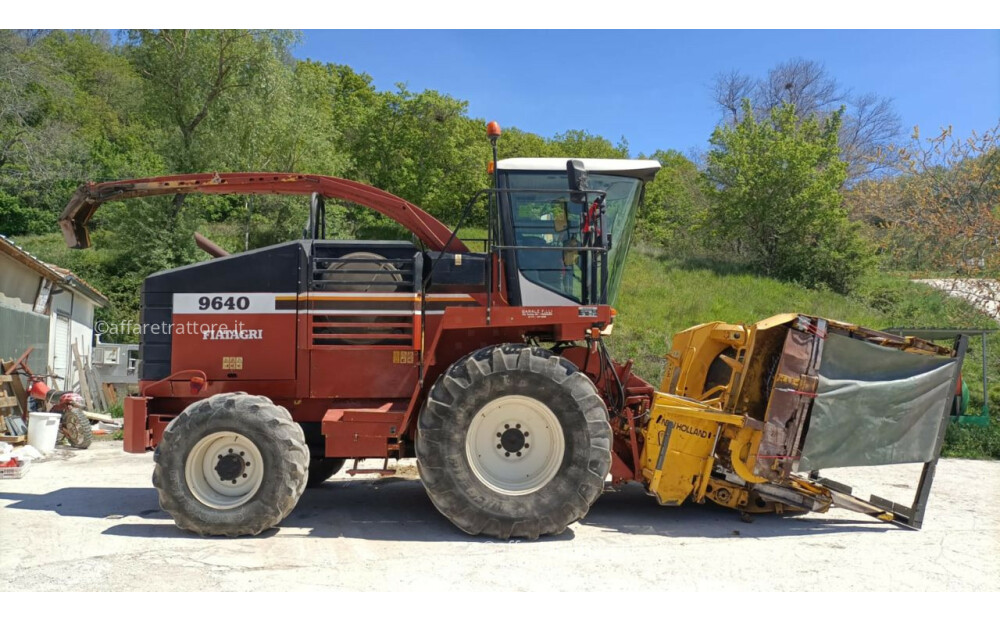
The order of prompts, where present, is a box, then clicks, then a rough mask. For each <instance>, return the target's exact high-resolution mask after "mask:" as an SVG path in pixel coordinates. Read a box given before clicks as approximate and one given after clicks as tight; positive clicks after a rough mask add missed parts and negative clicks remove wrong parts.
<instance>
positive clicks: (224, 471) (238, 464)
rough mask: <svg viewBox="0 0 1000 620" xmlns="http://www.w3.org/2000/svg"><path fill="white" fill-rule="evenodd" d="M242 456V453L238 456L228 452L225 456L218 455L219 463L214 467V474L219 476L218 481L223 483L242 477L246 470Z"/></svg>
mask: <svg viewBox="0 0 1000 620" xmlns="http://www.w3.org/2000/svg"><path fill="white" fill-rule="evenodd" d="M243 454H244V453H243V452H240V453H239V454H235V453H233V452H230V453H228V454H225V455H222V454H220V455H219V462H218V463H217V464H216V466H215V473H217V474H219V480H222V481H223V482H227V481H230V480H233V481H235V480H236V479H237V478H239V477H240V476H242V475H243V472H244V471H245V470H246V465H245V464H244V461H243Z"/></svg>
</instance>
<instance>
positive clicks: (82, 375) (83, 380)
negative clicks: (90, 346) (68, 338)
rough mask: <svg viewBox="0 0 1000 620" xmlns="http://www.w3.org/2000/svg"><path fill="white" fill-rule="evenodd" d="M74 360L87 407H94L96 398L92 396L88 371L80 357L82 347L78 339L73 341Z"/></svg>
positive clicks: (81, 392)
mask: <svg viewBox="0 0 1000 620" xmlns="http://www.w3.org/2000/svg"><path fill="white" fill-rule="evenodd" d="M73 361H74V362H76V374H77V378H78V379H79V381H80V395H81V396H83V402H84V403H86V405H87V409H93V408H94V399H93V398H91V397H90V386H89V385H87V371H86V368H85V367H84V365H83V362H82V361H81V359H80V347H79V346H78V343H77V342H76V341H74V342H73Z"/></svg>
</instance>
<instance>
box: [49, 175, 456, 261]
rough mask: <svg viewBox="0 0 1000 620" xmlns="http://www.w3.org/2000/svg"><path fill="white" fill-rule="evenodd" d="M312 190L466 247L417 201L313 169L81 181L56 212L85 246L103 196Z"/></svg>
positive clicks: (434, 242) (69, 235) (440, 244)
mask: <svg viewBox="0 0 1000 620" xmlns="http://www.w3.org/2000/svg"><path fill="white" fill-rule="evenodd" d="M313 192H317V193H319V194H322V195H323V196H324V197H326V198H335V199H340V200H346V201H349V202H353V203H355V204H359V205H361V206H363V207H367V208H369V209H373V210H375V211H377V212H379V213H381V214H382V215H385V216H386V217H388V218H389V219H391V220H393V221H395V222H397V223H399V224H400V225H402V226H403V227H405V228H406V229H407V230H409V231H410V232H412V233H413V234H414V235H416V236H417V238H418V239H420V241H422V242H423V243H424V245H426V246H427V247H428V248H429V249H431V250H434V251H449V252H468V251H469V250H468V248H466V247H465V244H464V243H462V242H461V241H460V240H458V239H453V240H452V242H451V243H450V244H449V245H448V246H447V247H445V245H446V244H448V239H449V238H450V237H451V230H450V229H449V228H448V227H447V226H445V225H444V224H442V223H441V222H440V221H439V220H437V219H436V218H435V217H434V216H432V215H431V214H429V213H427V212H426V211H424V210H423V209H421V208H420V207H418V206H416V205H414V204H412V203H409V202H407V201H405V200H403V199H402V198H400V197H398V196H394V195H392V194H390V193H389V192H384V191H382V190H380V189H378V188H375V187H371V186H370V185H365V184H364V183H357V182H355V181H348V180H347V179H340V178H337V177H329V176H323V175H317V174H292V173H287V172H219V173H204V174H181V175H175V176H165V177H155V178H149V179H131V180H125V181H109V182H106V183H86V184H84V185H81V186H80V187H79V188H77V190H76V192H75V193H74V194H73V197H72V198H70V201H69V204H67V205H66V208H65V209H64V210H63V213H62V215H61V216H60V217H59V226H60V228H62V232H63V237H64V238H65V239H66V245H68V246H69V247H71V248H87V247H90V235H89V233H88V231H87V222H89V221H90V218H91V217H92V216H93V215H94V212H95V211H97V208H98V207H100V206H101V205H102V204H104V203H105V202H110V201H114V200H126V199H128V198H142V197H145V196H162V195H167V194H301V195H309V194H312V193H313Z"/></svg>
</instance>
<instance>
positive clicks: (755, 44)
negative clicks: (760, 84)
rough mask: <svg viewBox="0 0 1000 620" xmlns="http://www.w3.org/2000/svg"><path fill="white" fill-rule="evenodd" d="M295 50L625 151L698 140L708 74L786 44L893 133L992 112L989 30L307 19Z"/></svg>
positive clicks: (998, 94)
mask: <svg viewBox="0 0 1000 620" xmlns="http://www.w3.org/2000/svg"><path fill="white" fill-rule="evenodd" d="M637 25H641V23H637ZM294 53H295V56H296V57H298V58H303V59H304V58H309V59H312V60H318V61H322V62H333V63H338V64H346V65H350V66H351V67H352V68H353V69H354V70H356V71H360V72H365V73H368V74H369V75H371V76H372V78H373V80H374V83H375V86H376V87H377V88H379V89H381V90H386V89H393V88H394V87H395V85H396V84H397V83H400V82H402V83H405V84H406V86H407V88H408V89H409V90H411V91H420V90H424V89H432V90H437V91H439V92H441V93H444V94H448V95H451V96H452V97H456V98H458V99H462V100H465V101H468V103H469V114H470V115H471V116H473V117H476V118H483V119H487V120H496V121H498V122H499V123H500V125H501V126H516V127H518V128H520V129H523V130H525V131H531V132H535V133H538V134H541V135H543V136H547V137H549V136H553V135H555V134H556V133H560V132H563V131H566V130H568V129H583V130H586V131H588V132H590V133H593V134H598V135H601V136H604V137H606V138H608V139H610V140H611V141H612V142H617V141H618V139H619V138H621V137H623V136H624V137H625V139H626V140H627V141H628V143H629V146H630V149H631V152H632V155H633V156H636V155H638V154H640V153H645V154H650V153H652V152H653V151H655V150H656V149H671V148H672V149H676V150H679V151H681V152H684V153H689V152H692V151H698V150H704V149H705V148H707V146H708V144H707V142H708V138H709V136H710V135H711V133H712V129H713V128H714V127H715V125H716V124H717V123H718V121H719V118H720V115H719V111H718V109H717V108H716V106H715V105H714V104H713V103H712V98H711V93H710V88H711V84H712V81H713V77H714V76H716V75H717V74H719V73H720V72H729V71H731V70H733V69H737V70H739V71H741V72H743V73H745V74H748V75H751V76H754V77H758V76H763V75H765V74H766V73H767V70H768V69H769V68H771V67H773V66H774V65H776V64H778V63H780V62H783V61H787V60H790V59H792V58H797V57H801V58H805V59H807V60H813V61H817V62H820V63H822V64H823V65H824V66H825V67H826V69H827V70H828V72H829V73H830V75H832V76H833V77H834V78H835V79H836V80H837V81H838V82H839V83H840V84H841V85H842V86H843V87H845V88H846V89H849V90H850V91H851V92H853V93H857V94H860V93H866V92H874V93H876V94H878V95H880V96H883V97H890V98H892V100H893V102H894V105H895V109H896V111H897V113H898V114H899V116H900V119H901V121H902V126H903V128H904V130H905V133H906V134H909V132H910V130H911V129H912V128H913V126H914V125H919V126H920V128H921V133H922V134H923V135H925V136H926V135H929V134H931V133H933V132H936V131H937V130H938V129H939V128H941V127H947V126H948V125H951V126H953V127H954V131H955V133H956V135H962V136H964V135H968V134H969V133H970V132H971V131H973V130H976V131H978V132H982V131H983V130H986V129H989V128H991V127H993V126H995V125H996V124H997V123H998V121H1000V31H915V30H911V31H877V30H858V31H815V30H814V31H805V30H782V31H759V30H758V31H751V30H747V31H710V30H706V31H696V30H695V31H692V30H688V31H670V30H667V31H614V30H611V31H609V30H601V31H461V30H458V31H428V30H425V31H418V30H401V31H379V30H326V31H318V30H307V31H305V35H304V38H303V42H302V43H301V44H300V45H299V46H298V47H297V48H296V49H295V50H294ZM501 144H502V142H501ZM501 150H502V147H501Z"/></svg>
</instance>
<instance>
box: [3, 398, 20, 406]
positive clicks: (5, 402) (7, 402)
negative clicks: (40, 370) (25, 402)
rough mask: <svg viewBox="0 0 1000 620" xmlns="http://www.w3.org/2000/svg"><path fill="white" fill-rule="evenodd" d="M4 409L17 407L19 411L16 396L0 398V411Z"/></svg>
mask: <svg viewBox="0 0 1000 620" xmlns="http://www.w3.org/2000/svg"><path fill="white" fill-rule="evenodd" d="M5 407H17V408H18V409H20V405H19V403H18V402H17V396H0V409H3V408H5Z"/></svg>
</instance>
